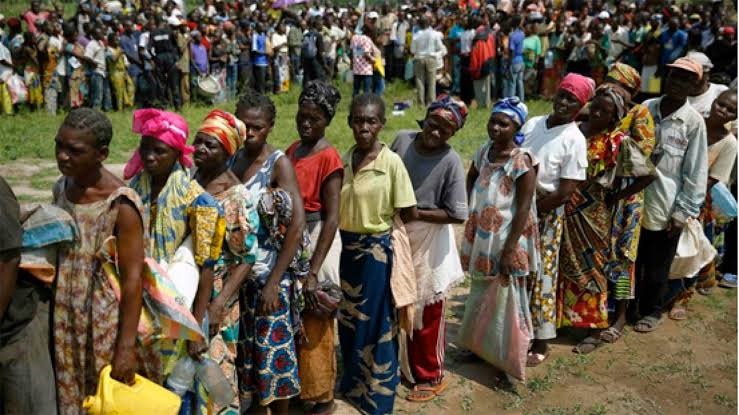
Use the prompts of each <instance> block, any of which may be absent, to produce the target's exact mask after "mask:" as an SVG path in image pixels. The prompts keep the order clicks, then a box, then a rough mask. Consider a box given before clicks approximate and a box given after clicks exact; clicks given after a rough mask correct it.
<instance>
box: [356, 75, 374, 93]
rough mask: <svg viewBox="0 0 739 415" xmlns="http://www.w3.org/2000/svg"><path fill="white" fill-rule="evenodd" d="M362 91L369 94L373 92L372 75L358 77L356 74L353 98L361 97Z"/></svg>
mask: <svg viewBox="0 0 739 415" xmlns="http://www.w3.org/2000/svg"><path fill="white" fill-rule="evenodd" d="M360 89H361V90H362V93H365V94H368V93H370V92H372V75H357V74H354V89H353V91H352V96H353V97H354V96H357V95H359V90H360Z"/></svg>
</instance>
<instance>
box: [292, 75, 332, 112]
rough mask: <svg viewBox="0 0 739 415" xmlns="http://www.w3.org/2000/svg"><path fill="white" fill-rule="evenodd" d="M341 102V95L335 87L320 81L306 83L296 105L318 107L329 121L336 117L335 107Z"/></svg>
mask: <svg viewBox="0 0 739 415" xmlns="http://www.w3.org/2000/svg"><path fill="white" fill-rule="evenodd" d="M340 101H341V94H340V93H339V90H338V89H336V87H335V86H333V85H331V84H330V83H328V82H325V81H321V80H314V81H310V82H308V84H307V85H306V86H305V88H303V92H301V93H300V98H299V99H298V105H303V104H304V103H306V102H310V103H313V104H316V105H318V106H319V107H320V108H321V109H322V110H323V112H325V113H326V116H327V117H328V120H329V121H331V120H332V119H333V118H334V115H336V107H338V106H339V102H340Z"/></svg>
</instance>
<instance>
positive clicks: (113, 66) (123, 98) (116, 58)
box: [107, 33, 134, 111]
mask: <svg viewBox="0 0 739 415" xmlns="http://www.w3.org/2000/svg"><path fill="white" fill-rule="evenodd" d="M107 57H108V74H109V79H110V85H111V87H112V89H113V96H114V97H115V109H117V110H118V111H121V110H123V109H124V108H130V107H133V95H134V87H133V80H132V79H131V76H130V75H128V61H127V60H126V55H125V54H124V53H123V50H122V49H121V46H120V40H119V39H118V34H117V33H111V34H110V35H108V53H107Z"/></svg>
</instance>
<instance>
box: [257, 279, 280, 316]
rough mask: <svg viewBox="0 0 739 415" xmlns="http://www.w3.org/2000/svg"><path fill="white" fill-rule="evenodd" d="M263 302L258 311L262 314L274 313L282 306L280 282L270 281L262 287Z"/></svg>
mask: <svg viewBox="0 0 739 415" xmlns="http://www.w3.org/2000/svg"><path fill="white" fill-rule="evenodd" d="M261 294H262V295H261V297H262V298H261V302H260V303H259V305H258V313H259V315H262V316H267V315H270V314H273V313H274V312H276V311H277V309H278V308H279V307H280V285H279V283H278V282H271V281H268V282H267V285H265V286H264V288H262V293H261Z"/></svg>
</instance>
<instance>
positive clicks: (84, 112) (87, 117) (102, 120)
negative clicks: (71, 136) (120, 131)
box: [62, 108, 113, 148]
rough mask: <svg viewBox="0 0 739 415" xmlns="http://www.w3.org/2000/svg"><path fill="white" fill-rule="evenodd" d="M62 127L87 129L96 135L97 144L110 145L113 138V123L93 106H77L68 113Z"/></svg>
mask: <svg viewBox="0 0 739 415" xmlns="http://www.w3.org/2000/svg"><path fill="white" fill-rule="evenodd" d="M62 127H69V128H74V129H76V130H81V131H85V132H87V133H89V134H92V136H93V137H95V146H96V147H98V148H100V147H103V146H107V145H110V141H111V140H112V139H113V124H111V122H110V120H109V119H108V117H106V116H105V114H103V113H102V112H100V111H99V110H96V109H92V108H77V109H73V110H72V111H70V112H69V114H67V116H66V117H65V118H64V121H63V122H62Z"/></svg>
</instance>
